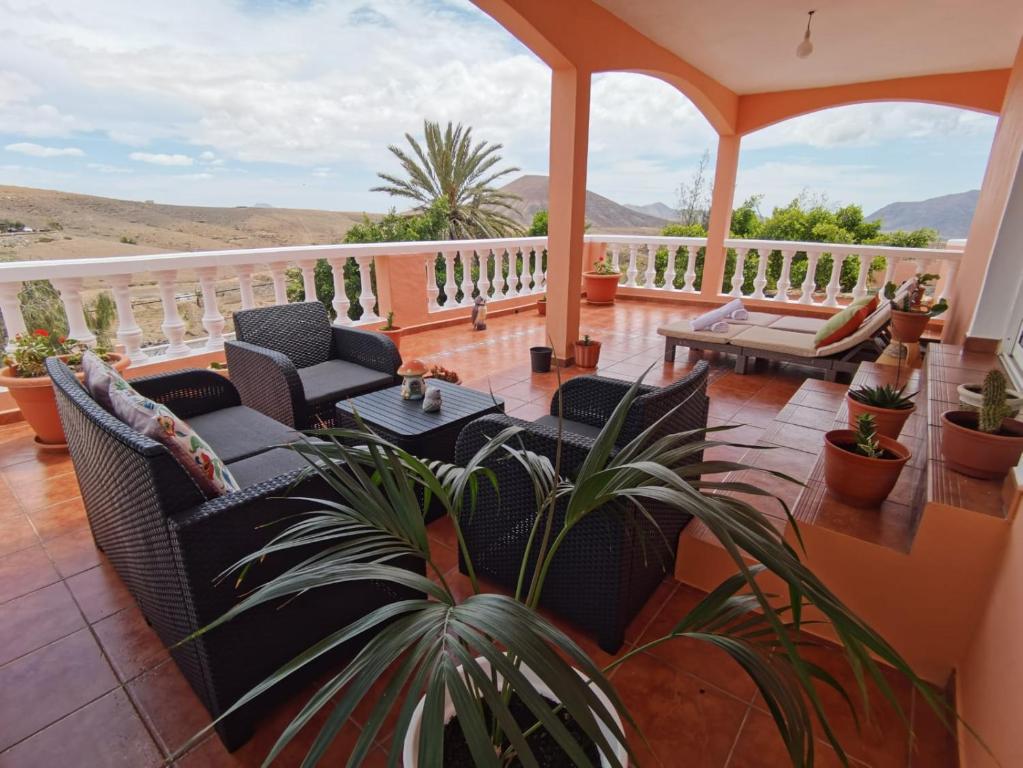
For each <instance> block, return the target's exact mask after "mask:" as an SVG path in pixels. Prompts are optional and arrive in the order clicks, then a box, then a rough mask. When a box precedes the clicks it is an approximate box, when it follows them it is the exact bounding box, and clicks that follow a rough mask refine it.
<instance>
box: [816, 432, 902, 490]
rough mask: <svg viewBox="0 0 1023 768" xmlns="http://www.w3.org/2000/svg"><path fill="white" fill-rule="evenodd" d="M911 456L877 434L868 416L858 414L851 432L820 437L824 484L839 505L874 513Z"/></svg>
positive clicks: (897, 443)
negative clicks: (822, 441) (822, 446)
mask: <svg viewBox="0 0 1023 768" xmlns="http://www.w3.org/2000/svg"><path fill="white" fill-rule="evenodd" d="M911 456H912V454H911V453H910V452H909V449H908V448H907V447H906V446H904V445H903V444H902V443H899V442H897V441H895V440H893V439H892V438H890V437H884V436H883V435H879V434H878V433H877V425H876V424H875V422H874V416H873V415H872V414H869V413H862V414H860V415H859V417H858V418H857V419H856V429H855V430H852V429H835V430H832V431H831V432H828V433H827V434H825V435H824V483H825V485H826V486H827V488H828V493H830V494H831V495H832V496H834V497H835V498H836V499H838V500H839V501H841V502H844V503H846V504H848V505H850V506H853V507H863V508H867V509H875V508H877V507H879V506H881V502H883V501H884V500H885V499H886V498H888V494H889V493H891V492H892V488H894V487H895V483H897V482H898V480H899V474H900V473H901V472H902V468H903V467H904V466H905V465H906V462H907V461H909V459H910V457H911Z"/></svg>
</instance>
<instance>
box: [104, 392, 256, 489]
mask: <svg viewBox="0 0 1023 768" xmlns="http://www.w3.org/2000/svg"><path fill="white" fill-rule="evenodd" d="M109 394H110V402H111V406H112V411H113V413H114V415H115V416H117V418H119V419H120V420H121V421H123V422H124V423H125V424H127V425H128V426H129V427H131V428H133V429H134V430H136V431H137V432H141V433H142V434H143V435H146V436H147V437H151V438H153V439H154V440H156V441H158V442H160V443H163V444H164V445H165V446H167V450H169V451H170V453H171V455H172V456H173V457H174V458H175V459H177V460H178V462H179V463H180V464H181V466H183V467H184V468H185V471H187V472H188V473H189V474H190V475H191V476H192V477H193V478H194V479H195V482H196V485H198V486H199V488H200V489H201V490H202V492H203V493H204V494H206V497H207V498H214V497H216V496H221V495H223V494H225V493H231V492H232V491H237V490H238V489H239V485H238V483H237V481H236V480H235V479H234V477H233V476H232V475H231V473H230V471H228V469H227V467H226V466H224V462H222V461H221V460H220V458H219V457H218V456H217V454H216V453H214V452H213V449H212V448H210V446H209V444H207V442H206V441H205V440H203V439H202V437H200V436H199V435H198V433H196V432H195V430H193V429H192V428H191V427H190V426H188V423H187V422H186V421H185V420H184V419H179V418H178V417H177V416H175V415H174V412H173V411H171V409H170V408H168V407H167V406H165V405H161V404H160V403H157V402H154V401H153V400H150V399H149V398H148V397H143V396H142V395H140V394H139V393H138V392H136V391H135V389H134V387H132V386H131V385H130V384H129V383H128V382H126V381H125V380H124V379H122V378H121V377H120V376H118V377H117V378H116V379H114V378H112V379H111V380H110V390H109Z"/></svg>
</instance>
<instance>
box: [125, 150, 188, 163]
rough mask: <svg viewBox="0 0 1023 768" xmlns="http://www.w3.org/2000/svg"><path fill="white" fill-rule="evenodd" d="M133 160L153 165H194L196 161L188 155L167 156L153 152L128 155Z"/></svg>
mask: <svg viewBox="0 0 1023 768" xmlns="http://www.w3.org/2000/svg"><path fill="white" fill-rule="evenodd" d="M128 157H130V158H131V159H132V160H136V161H138V162H140V163H150V164H152V165H193V164H194V163H195V161H194V160H193V159H192V158H191V157H189V156H188V155H177V154H175V155H167V154H162V153H153V152H132V153H131V154H130V155H128Z"/></svg>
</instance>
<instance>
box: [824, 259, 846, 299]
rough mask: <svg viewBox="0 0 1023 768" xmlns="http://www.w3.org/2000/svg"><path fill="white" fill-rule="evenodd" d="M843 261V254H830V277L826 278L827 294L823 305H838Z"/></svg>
mask: <svg viewBox="0 0 1023 768" xmlns="http://www.w3.org/2000/svg"><path fill="white" fill-rule="evenodd" d="M844 262H845V256H842V255H840V254H837V253H836V254H832V256H831V279H830V280H828V289H827V294H826V296H825V299H824V306H825V307H837V306H838V291H839V289H840V288H841V287H842V286H841V279H842V264H843V263H844Z"/></svg>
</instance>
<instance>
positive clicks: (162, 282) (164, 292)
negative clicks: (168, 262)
mask: <svg viewBox="0 0 1023 768" xmlns="http://www.w3.org/2000/svg"><path fill="white" fill-rule="evenodd" d="M177 276H178V273H177V272H175V271H173V270H170V271H165V272H157V273H156V275H155V277H156V282H157V285H158V286H159V289H160V303H161V304H163V323H162V324H161V325H160V329H161V330H162V331H163V335H164V336H166V337H167V349H166V351H165V352H164V354H165V355H166V356H167V357H175V356H177V355H187V354H188V351H189V350H188V346H187V345H186V344H185V330H186V329H185V322H184V321H183V320H182V319H181V313H180V312H178V297H177V292H176V291H175V288H176V287H177V284H176V280H177Z"/></svg>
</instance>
